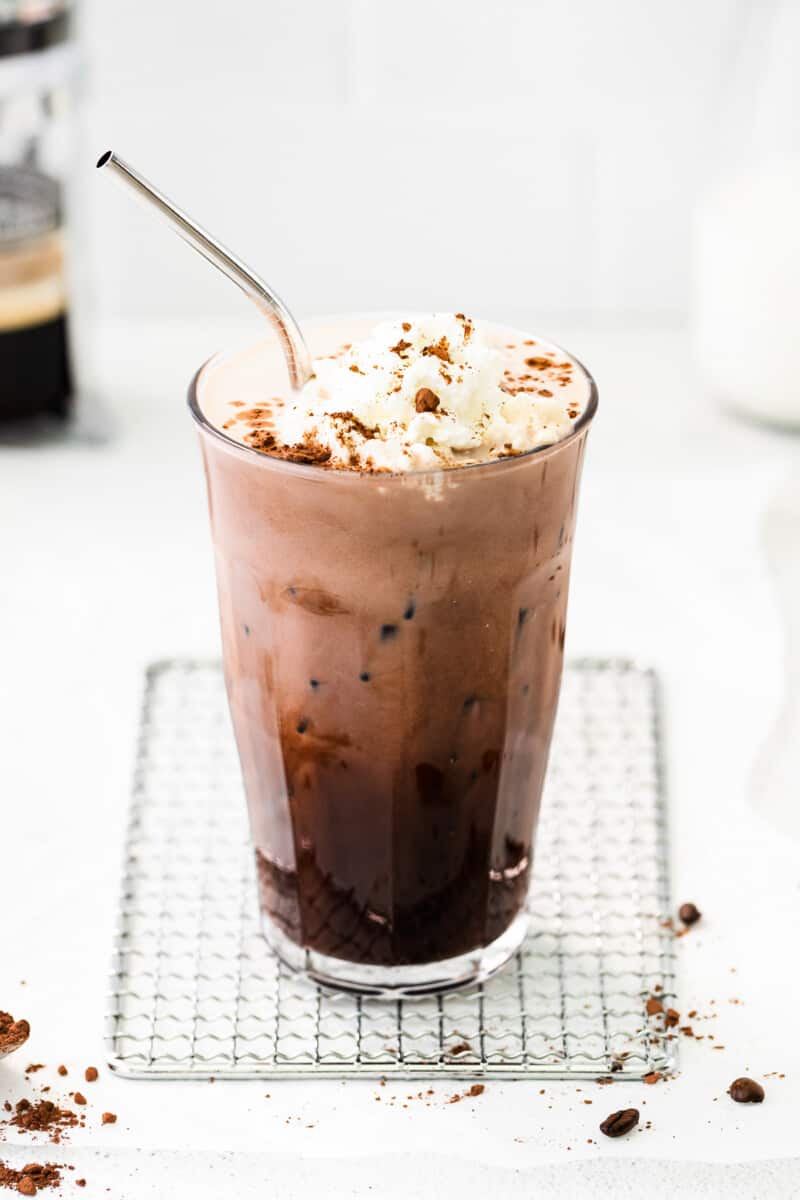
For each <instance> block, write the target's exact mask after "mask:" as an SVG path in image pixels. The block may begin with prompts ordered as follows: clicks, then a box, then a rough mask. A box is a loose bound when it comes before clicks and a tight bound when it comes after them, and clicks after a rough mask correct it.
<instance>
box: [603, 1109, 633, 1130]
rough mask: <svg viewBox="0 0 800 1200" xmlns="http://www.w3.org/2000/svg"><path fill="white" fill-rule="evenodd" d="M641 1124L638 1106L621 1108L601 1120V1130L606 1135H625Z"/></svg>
mask: <svg viewBox="0 0 800 1200" xmlns="http://www.w3.org/2000/svg"><path fill="white" fill-rule="evenodd" d="M638 1124H639V1110H638V1108H621V1109H620V1110H619V1112H614V1113H612V1114H611V1116H610V1117H606V1119H605V1121H601V1122H600V1132H601V1133H604V1134H605V1135H606V1137H624V1135H625V1134H626V1133H630V1131H631V1130H632V1129H635V1128H636V1126H637V1125H638Z"/></svg>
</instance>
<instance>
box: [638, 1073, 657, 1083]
mask: <svg viewBox="0 0 800 1200" xmlns="http://www.w3.org/2000/svg"><path fill="white" fill-rule="evenodd" d="M659 1079H661V1072H660V1071H650V1072H649V1073H648V1074H647V1075H645V1076H643V1078H642V1082H643V1083H658V1081H659Z"/></svg>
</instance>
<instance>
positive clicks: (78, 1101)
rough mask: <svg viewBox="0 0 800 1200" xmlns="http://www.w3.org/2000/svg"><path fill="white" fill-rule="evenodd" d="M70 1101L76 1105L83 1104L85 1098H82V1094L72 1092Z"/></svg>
mask: <svg viewBox="0 0 800 1200" xmlns="http://www.w3.org/2000/svg"><path fill="white" fill-rule="evenodd" d="M72 1099H73V1100H74V1101H75V1103H76V1104H85V1103H86V1097H85V1096H84V1094H83V1092H73V1093H72Z"/></svg>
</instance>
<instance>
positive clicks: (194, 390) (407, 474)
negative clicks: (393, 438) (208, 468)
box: [186, 339, 599, 483]
mask: <svg viewBox="0 0 800 1200" xmlns="http://www.w3.org/2000/svg"><path fill="white" fill-rule="evenodd" d="M252 344H253V345H262V344H263V342H261V341H259V342H255V343H252ZM547 344H548V345H549V346H552V348H553V349H554V350H557V351H559V352H560V353H561V354H565V355H566V356H567V357H568V358H570V359H571V360H572V362H574V363H575V365H576V367H579V368H580V370H581V371H583V374H584V375H585V376H586V380H587V382H588V384H589V399H588V402H587V404H586V407H585V408H584V410H583V412H582V413H581V415H580V416H579V417H578V420H577V421H576V422H575V424H574V425H573V427H572V429H571V431H570V432H569V433H568V434H567V436H566V437H563V438H559V440H558V441H557V442H548V443H547V444H546V445H542V446H533V447H532V448H531V449H530V450H523V451H521V453H519V454H510V455H508V456H507V457H505V458H491V459H486V460H485V461H484V462H476V463H465V464H464V465H463V466H459V467H417V468H414V469H413V470H410V471H356V470H338V469H336V468H324V467H320V466H317V465H315V464H313V463H299V462H292V460H291V459H287V458H278V457H277V456H276V455H272V454H267V453H265V452H264V451H263V450H256V449H255V448H254V447H253V446H246V445H244V444H243V443H242V442H237V441H236V439H235V438H232V437H230V436H229V435H228V434H227V433H225V432H224V430H222V429H218V428H217V427H216V425H212V424H211V422H210V421H209V420H208V418H207V417H206V415H205V413H204V412H203V410H202V408H201V407H200V401H199V397H198V391H199V387H200V381H201V379H202V378H203V376H204V374H205V372H206V370H207V369H208V368H210V367H211V366H213V365H214V364H215V363H218V362H221V361H222V360H224V359H225V358H227V357H228V356H230V355H232V354H235V353H239V352H241V350H242V349H243V347H239V348H237V349H235V350H234V349H231V350H218V351H217V352H216V353H215V354H212V355H211V356H210V358H207V359H206V360H205V362H203V363H202V364H201V365H200V366H199V367H198V369H197V370H196V371H195V373H194V375H193V376H192V378H191V381H190V383H189V389H188V392H187V397H186V399H187V403H188V406H189V412H190V413H191V415H192V418H193V420H194V421H195V423H196V424H197V426H198V427H199V429H200V432H201V433H203V434H206V435H209V436H211V437H213V438H215V439H217V440H218V441H219V442H221V443H222V444H223V445H224V446H225V448H226V449H228V450H230V451H232V452H233V453H238V454H240V455H243V456H244V457H245V458H247V459H249V460H250V461H252V462H256V461H257V462H260V463H261V465H262V466H267V467H272V468H274V469H275V470H284V471H288V472H291V473H294V474H295V475H298V476H305V477H306V478H309V477H310V478H313V479H324V478H331V477H337V476H345V477H346V478H349V479H352V478H353V476H359V477H363V478H366V479H373V480H375V479H378V480H380V481H381V482H386V483H389V482H390V481H393V482H395V481H398V480H399V481H401V482H402V480H404V479H420V478H422V477H425V476H427V477H434V478H439V477H442V476H450V475H456V476H461V475H462V474H463V473H464V472H465V471H473V472H474V471H481V472H484V473H486V472H487V471H488V470H495V471H497V470H503V469H507V468H510V467H512V466H515V465H517V464H519V463H522V462H526V461H528V460H529V459H531V458H534V457H536V456H538V457H540V458H541V457H543V456H544V455H546V454H554V453H557V452H558V451H559V450H561V449H563V448H564V447H566V446H568V445H570V444H571V443H572V442H574V441H575V440H576V438H579V437H580V436H581V435H582V434H584V433H585V431H586V430H587V429H588V427H589V425H591V423H592V421H593V419H594V416H595V414H596V412H597V407H598V403H599V396H598V390H597V384H596V383H595V380H594V377H593V376H592V375H591V373H590V372H589V371H587V369H586V367H585V366H584V365H583V363H582V362H581V360H580V359H579V358H576V357H575V355H574V354H571V353H570V351H569V350H566V349H564V347H563V346H561V345H559V344H558V343H557V342H551V341H550V340H549V339H547ZM248 348H249V347H248Z"/></svg>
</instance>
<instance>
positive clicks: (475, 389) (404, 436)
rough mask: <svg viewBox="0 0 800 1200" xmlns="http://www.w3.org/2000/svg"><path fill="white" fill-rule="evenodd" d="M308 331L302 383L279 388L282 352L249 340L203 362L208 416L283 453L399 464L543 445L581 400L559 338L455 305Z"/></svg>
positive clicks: (244, 438)
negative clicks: (248, 346) (307, 369)
mask: <svg viewBox="0 0 800 1200" xmlns="http://www.w3.org/2000/svg"><path fill="white" fill-rule="evenodd" d="M306 332H307V334H308V337H309V342H310V345H311V349H312V353H313V355H314V376H313V378H312V379H311V380H310V381H309V383H308V384H307V385H306V386H305V387H304V388H303V389H302V391H300V392H295V393H292V392H290V391H288V389H284V390H283V391H281V390H279V387H280V383H281V382H282V380H284V379H285V368H284V366H283V363H282V360H281V358H280V352H279V351H278V350H274V351H273V353H272V354H268V353H266V352H265V348H264V347H255V348H253V349H252V350H250V351H245V352H243V353H242V354H238V355H233V356H230V357H227V358H223V359H221V360H218V361H217V362H216V363H214V364H212V365H211V366H210V367H209V368H207V369H206V371H205V372H204V375H203V378H202V379H201V383H200V387H199V391H198V397H199V402H200V406H201V408H202V411H203V413H204V415H205V417H206V419H207V420H208V421H209V422H210V423H211V424H212V425H214V426H215V427H216V428H218V429H220V430H222V431H223V432H224V433H225V434H226V435H227V436H228V437H230V438H232V439H233V440H235V441H238V442H240V443H241V444H242V445H245V446H249V447H251V448H252V449H255V450H259V451H262V452H264V453H267V454H271V455H274V456H278V457H281V458H287V459H291V460H293V461H296V462H304V463H314V464H318V465H320V466H325V467H328V468H334V469H349V470H357V471H390V472H402V471H411V470H424V469H431V468H434V469H437V468H443V467H444V468H451V467H457V466H468V465H472V464H474V463H478V462H484V461H487V460H491V459H498V458H506V457H509V456H512V455H515V454H521V453H524V452H525V451H528V450H533V449H535V448H536V447H538V446H545V445H552V444H553V443H554V442H558V441H560V440H561V439H562V438H564V437H566V436H567V435H568V434H569V433H571V432H572V429H573V428H574V426H575V424H576V422H577V421H578V420H579V419H580V417H581V415H582V414H583V412H584V411H585V409H586V406H587V404H588V402H589V397H590V393H591V385H590V382H589V379H588V377H587V376H586V374H585V372H584V371H583V370H582V368H581V367H580V366H579V364H577V363H576V362H574V360H572V359H571V358H570V357H569V356H568V355H566V354H565V353H564V352H563V351H562V350H560V349H559V348H558V347H556V346H553V345H551V344H549V343H547V342H543V341H541V340H540V339H534V338H531V337H529V336H528V335H527V334H524V333H521V332H519V331H517V330H511V329H507V328H503V327H499V326H494V325H488V324H485V323H483V322H477V321H473V320H472V319H470V318H468V317H466V316H465V315H464V314H462V313H456V314H450V313H448V314H442V313H436V314H431V315H424V316H414V317H404V318H399V319H397V320H393V321H386V322H381V323H379V324H375V323H374V322H370V321H363V320H361V321H343V322H341V323H339V322H336V323H327V324H325V325H319V326H316V327H312V328H311V329H309V330H307V331H306ZM276 385H278V386H277V387H276Z"/></svg>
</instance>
